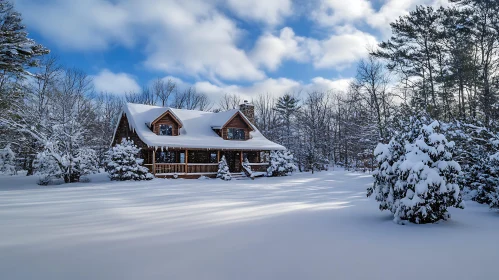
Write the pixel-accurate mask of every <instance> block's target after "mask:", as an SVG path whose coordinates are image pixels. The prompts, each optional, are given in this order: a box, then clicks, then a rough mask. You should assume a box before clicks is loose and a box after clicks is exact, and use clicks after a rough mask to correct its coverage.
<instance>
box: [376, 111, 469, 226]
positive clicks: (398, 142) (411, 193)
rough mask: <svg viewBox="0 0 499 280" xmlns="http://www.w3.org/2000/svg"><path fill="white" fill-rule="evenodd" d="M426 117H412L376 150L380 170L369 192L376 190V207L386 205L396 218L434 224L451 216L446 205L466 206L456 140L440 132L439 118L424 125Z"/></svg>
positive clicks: (401, 220)
mask: <svg viewBox="0 0 499 280" xmlns="http://www.w3.org/2000/svg"><path fill="white" fill-rule="evenodd" d="M429 121H430V120H429V119H427V118H425V117H418V118H413V119H411V125H408V127H407V129H406V130H405V131H403V132H402V133H400V134H399V135H397V136H395V137H394V138H392V139H391V141H390V142H389V143H388V144H378V146H377V147H376V149H375V151H374V154H375V157H376V160H377V162H378V164H379V169H378V170H377V172H376V174H375V175H374V178H375V183H374V185H373V187H371V188H369V189H368V196H371V195H373V194H374V196H375V198H376V200H377V201H379V203H380V209H381V210H390V211H391V212H392V213H393V214H394V221H396V222H399V223H404V222H405V221H409V222H413V223H418V224H420V223H434V222H437V221H439V220H445V219H448V218H449V217H450V216H449V213H448V211H447V208H449V207H457V208H463V207H464V204H463V202H462V198H461V194H460V188H459V185H458V176H459V174H460V171H461V167H460V165H459V164H458V163H457V162H456V161H454V160H453V158H452V151H453V148H454V143H453V142H449V141H447V139H446V137H445V136H444V135H443V134H441V133H439V126H440V124H439V123H438V122H437V121H433V122H431V124H429V125H425V124H424V123H425V122H429ZM418 127H419V128H418Z"/></svg>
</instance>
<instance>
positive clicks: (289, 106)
mask: <svg viewBox="0 0 499 280" xmlns="http://www.w3.org/2000/svg"><path fill="white" fill-rule="evenodd" d="M298 103H299V100H298V99H296V98H295V97H293V96H292V95H291V94H289V93H286V94H285V95H284V96H281V97H279V98H278V99H277V103H276V105H275V108H274V110H275V111H276V112H277V115H278V116H279V119H280V121H281V123H282V125H281V131H282V132H281V133H280V134H281V139H280V142H281V143H282V144H283V145H284V146H285V147H286V148H288V149H292V148H294V145H293V142H294V141H293V134H294V133H293V132H294V131H293V126H292V125H293V120H294V118H295V116H296V114H297V113H298V111H299V110H300V106H299V105H298Z"/></svg>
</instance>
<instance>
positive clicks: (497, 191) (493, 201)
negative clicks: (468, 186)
mask: <svg viewBox="0 0 499 280" xmlns="http://www.w3.org/2000/svg"><path fill="white" fill-rule="evenodd" d="M484 165H485V166H486V168H484V172H483V173H482V175H481V178H480V179H481V180H480V183H481V186H480V188H479V189H478V191H477V196H476V198H477V199H476V200H477V201H479V202H483V203H487V204H488V205H489V206H490V208H494V209H499V152H498V153H495V154H493V155H491V156H490V157H489V158H488V160H487V161H485V163H484Z"/></svg>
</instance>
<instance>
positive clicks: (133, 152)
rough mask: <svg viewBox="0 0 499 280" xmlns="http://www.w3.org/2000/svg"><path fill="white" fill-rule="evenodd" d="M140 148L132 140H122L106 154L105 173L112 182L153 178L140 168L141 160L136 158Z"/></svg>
mask: <svg viewBox="0 0 499 280" xmlns="http://www.w3.org/2000/svg"><path fill="white" fill-rule="evenodd" d="M139 152H140V148H138V147H137V146H136V145H135V144H134V143H133V140H129V139H123V140H122V141H121V144H117V145H116V146H114V147H112V148H111V149H110V150H109V151H108V152H107V160H106V172H107V173H108V174H109V178H111V180H112V181H126V180H136V181H139V180H151V179H153V178H154V176H153V175H152V174H151V173H149V170H148V169H147V168H146V167H144V166H142V163H143V161H144V160H143V159H141V158H138V154H139Z"/></svg>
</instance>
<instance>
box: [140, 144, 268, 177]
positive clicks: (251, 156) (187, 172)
mask: <svg viewBox="0 0 499 280" xmlns="http://www.w3.org/2000/svg"><path fill="white" fill-rule="evenodd" d="M268 155H269V151H234V150H180V149H169V150H165V149H156V150H155V149H143V150H142V158H143V159H144V166H145V167H147V168H148V169H149V171H150V172H151V173H152V174H153V175H154V176H156V177H161V178H174V177H177V176H178V177H179V178H189V179H191V178H192V179H196V178H199V177H200V176H206V177H213V178H214V177H216V175H217V171H218V162H220V159H221V158H222V156H225V159H226V161H227V165H228V166H229V171H230V172H231V173H245V174H246V175H248V176H249V175H250V174H249V173H251V172H265V171H266V170H267V167H268V165H269V163H268V162H265V161H268V158H269V157H268ZM245 159H248V161H249V168H246V169H245V168H243V166H242V164H243V162H244V160H245Z"/></svg>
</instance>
